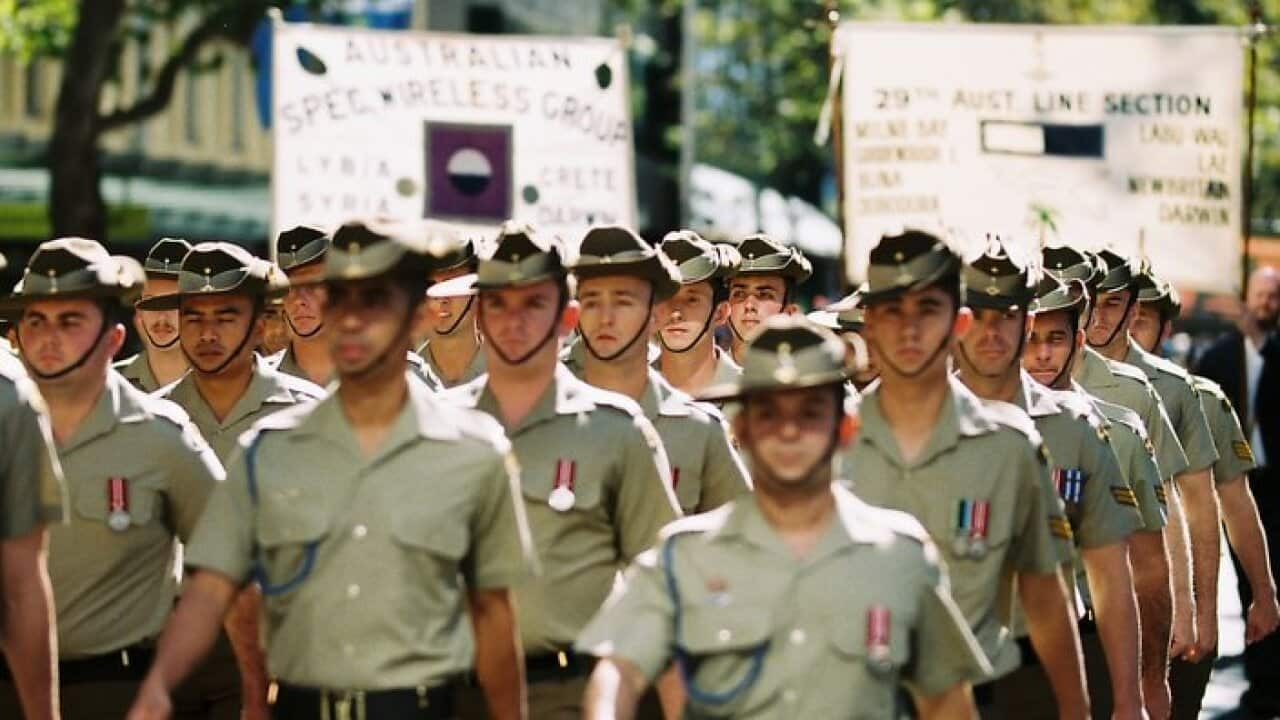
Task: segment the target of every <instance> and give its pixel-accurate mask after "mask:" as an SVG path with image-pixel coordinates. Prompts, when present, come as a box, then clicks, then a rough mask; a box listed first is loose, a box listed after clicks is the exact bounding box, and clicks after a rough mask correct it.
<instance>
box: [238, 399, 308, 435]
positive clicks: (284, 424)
mask: <svg viewBox="0 0 1280 720" xmlns="http://www.w3.org/2000/svg"><path fill="white" fill-rule="evenodd" d="M318 402H320V400H319V399H318V398H313V399H311V400H308V401H306V402H301V403H297V404H295V405H290V406H289V407H286V408H283V409H281V410H278V411H276V412H273V413H271V414H270V415H264V416H262V417H261V418H258V420H256V421H255V422H254V423H253V425H252V426H251V427H250V429H249V430H248V431H246V432H245V434H246V435H248V434H249V433H256V432H258V431H260V430H290V429H292V428H295V427H297V426H298V424H299V423H300V422H301V421H302V418H303V417H304V416H306V415H307V413H310V412H311V411H312V410H313V409H315V406H316V404H317V403H318Z"/></svg>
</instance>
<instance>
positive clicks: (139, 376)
mask: <svg viewBox="0 0 1280 720" xmlns="http://www.w3.org/2000/svg"><path fill="white" fill-rule="evenodd" d="M190 250H191V243H189V242H187V241H186V240H183V239H181V238H161V239H160V241H159V242H157V243H156V244H155V245H153V246H151V250H150V251H149V252H148V253H147V257H146V260H145V261H144V262H143V263H142V269H143V270H144V271H145V272H146V274H147V282H146V284H145V285H143V287H142V298H143V299H144V300H145V299H147V298H150V297H155V296H156V295H167V294H169V293H172V292H174V291H176V290H177V289H178V266H180V265H181V264H182V258H184V257H186V255H187V253H188V252H189V251H190ZM133 327H134V329H135V330H136V331H137V332H138V337H139V338H141V340H142V352H140V353H138V354H137V355H134V356H133V357H131V358H126V359H124V360H121V361H120V362H117V363H116V364H115V369H116V371H117V372H119V373H120V374H121V375H123V376H124V377H125V379H126V380H128V381H129V382H131V383H133V386H134V387H136V388H138V389H139V390H141V391H142V392H146V393H151V392H155V391H156V390H159V389H160V388H162V387H164V386H165V385H168V384H169V383H171V382H173V381H175V380H177V379H178V378H180V377H182V375H183V374H184V373H186V372H187V356H186V355H183V354H182V348H180V347H179V346H178V311H177V310H138V311H136V312H134V314H133Z"/></svg>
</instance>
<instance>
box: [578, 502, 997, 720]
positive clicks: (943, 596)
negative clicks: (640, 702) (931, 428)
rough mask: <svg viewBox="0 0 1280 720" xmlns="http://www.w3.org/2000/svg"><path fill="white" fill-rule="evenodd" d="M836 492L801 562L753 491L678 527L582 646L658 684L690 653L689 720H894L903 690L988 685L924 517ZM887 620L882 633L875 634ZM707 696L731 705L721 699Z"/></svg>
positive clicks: (631, 576)
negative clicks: (625, 663)
mask: <svg viewBox="0 0 1280 720" xmlns="http://www.w3.org/2000/svg"><path fill="white" fill-rule="evenodd" d="M832 493H833V494H834V495H835V503H836V504H835V510H834V513H833V515H832V517H831V520H830V523H829V524H828V527H827V529H826V531H825V532H824V533H823V535H822V538H821V539H820V540H819V541H818V544H817V546H816V547H814V549H813V550H812V551H811V552H810V553H809V555H808V557H805V558H803V559H799V560H797V559H796V557H795V556H794V555H793V554H792V552H791V550H790V549H789V548H788V547H787V545H786V544H785V543H784V542H783V541H782V539H781V538H780V537H779V536H778V534H777V532H776V531H775V530H774V529H773V528H772V527H771V526H770V525H769V523H768V522H767V521H766V520H765V518H764V516H763V515H762V514H761V512H760V509H759V507H758V506H757V505H756V502H755V501H754V500H753V499H752V498H751V497H743V498H741V499H739V500H736V501H734V502H733V503H731V504H729V505H727V506H724V507H722V508H720V509H718V510H715V511H713V512H711V513H707V514H704V515H698V516H695V517H689V518H685V519H683V520H679V521H677V522H675V523H673V524H672V525H671V526H670V527H668V528H666V529H665V530H664V531H663V539H662V540H661V541H660V543H659V546H658V547H657V548H655V549H653V550H650V551H648V552H646V553H644V554H643V555H641V556H640V557H639V558H637V560H636V562H635V563H634V564H633V565H632V566H631V568H630V569H629V570H628V571H627V575H626V579H625V583H624V584H623V585H621V586H619V588H618V590H617V591H616V592H615V593H614V594H613V596H612V597H611V598H610V599H609V602H608V604H607V605H605V607H604V608H603V609H602V610H601V612H600V613H599V614H598V615H597V616H596V617H595V618H594V619H593V620H592V621H591V624H590V625H588V626H587V628H586V629H585V630H584V631H583V633H582V635H581V636H580V637H579V639H578V648H579V649H581V650H582V651H583V652H588V653H592V654H595V655H599V656H602V657H618V658H623V659H625V660H627V661H629V662H631V663H632V664H634V665H635V666H636V667H637V668H639V669H640V671H641V672H643V673H644V675H645V677H646V678H648V679H649V680H653V679H654V678H656V677H657V676H658V675H659V674H660V673H661V672H662V671H663V670H665V669H666V668H667V666H668V665H669V663H670V662H671V661H672V660H673V659H674V658H675V657H676V656H677V652H679V653H680V654H682V655H683V656H684V658H685V659H686V660H685V666H686V669H687V672H688V673H689V677H690V680H691V686H692V687H693V688H694V689H695V692H691V693H690V704H689V708H688V715H687V717H752V718H788V719H791V720H798V719H799V718H884V719H885V720H888V719H889V718H896V717H897V715H896V713H895V704H896V703H895V700H896V693H897V690H898V688H900V687H901V686H902V685H903V684H907V685H909V686H911V687H912V688H913V689H915V690H916V691H917V692H919V693H921V694H922V695H925V696H930V695H936V694H938V693H940V692H943V691H945V690H947V689H949V688H951V687H953V686H955V685H956V684H957V683H966V682H972V681H979V680H981V679H982V678H983V677H985V676H986V674H987V673H988V672H990V667H989V666H988V665H987V663H986V659H985V658H984V657H983V655H982V650H981V648H979V647H978V645H977V642H976V641H975V640H974V637H973V635H972V633H970V632H969V629H968V626H967V624H966V623H965V620H964V616H963V615H962V614H961V613H960V611H959V609H958V608H957V607H956V605H955V602H954V601H953V600H952V599H951V594H950V592H948V581H947V574H946V571H945V569H944V568H943V566H942V563H940V562H939V560H938V552H937V549H936V548H935V547H934V546H933V543H932V542H931V541H930V540H929V538H928V536H927V535H926V534H925V532H924V530H923V529H922V528H921V527H920V525H919V523H917V522H916V521H915V520H914V519H913V518H911V517H909V516H906V515H904V514H903V513H896V512H893V511H890V510H882V509H880V508H876V507H872V506H871V505H868V504H866V503H864V502H862V501H861V500H858V499H857V498H856V497H854V496H853V494H852V493H851V492H849V491H848V490H847V489H845V488H843V487H840V486H839V485H836V486H833V488H832ZM672 583H673V584H674V586H675V588H674V591H673V590H672V587H671V584H672ZM886 616H887V617H886ZM873 618H875V621H873ZM877 621H878V622H877ZM879 623H883V625H880V626H881V627H883V628H884V630H883V632H882V633H881V632H877V631H874V630H869V628H874V627H876V626H877V625H878V624H879ZM753 671H758V672H759V675H758V676H757V677H755V678H754V681H753V682H747V680H749V679H750V678H751V676H752V674H753ZM739 683H746V684H745V686H744V687H741V689H739V690H738V692H736V693H734V692H733V691H734V690H735V689H736V688H737V687H738V685H739ZM701 693H707V694H712V695H728V696H729V699H728V700H727V701H726V702H724V703H720V704H715V705H710V704H707V703H705V702H703V701H702V700H701V698H700V697H699V695H700V694H701Z"/></svg>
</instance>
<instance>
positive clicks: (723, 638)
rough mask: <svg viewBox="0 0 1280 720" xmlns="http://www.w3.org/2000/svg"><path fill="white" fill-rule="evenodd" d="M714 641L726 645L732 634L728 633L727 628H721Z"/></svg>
mask: <svg viewBox="0 0 1280 720" xmlns="http://www.w3.org/2000/svg"><path fill="white" fill-rule="evenodd" d="M716 639H717V640H719V641H720V642H722V643H727V642H729V641H730V640H732V639H733V633H731V632H729V630H728V628H721V629H720V632H718V633H716Z"/></svg>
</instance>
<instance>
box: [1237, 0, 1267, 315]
mask: <svg viewBox="0 0 1280 720" xmlns="http://www.w3.org/2000/svg"><path fill="white" fill-rule="evenodd" d="M1249 23H1250V24H1249V31H1248V32H1249V59H1248V62H1249V68H1248V72H1249V84H1248V88H1247V89H1246V92H1247V95H1245V118H1246V120H1245V122H1246V125H1247V128H1248V129H1247V133H1246V135H1245V141H1244V173H1243V177H1242V178H1241V187H1242V190H1241V193H1240V215H1241V217H1240V225H1241V235H1242V237H1241V247H1240V299H1241V300H1243V299H1244V296H1245V285H1246V284H1247V283H1248V281H1249V251H1250V245H1251V238H1252V236H1253V149H1254V140H1253V136H1254V131H1255V125H1256V123H1257V110H1258V40H1259V39H1260V38H1261V37H1262V35H1263V34H1264V33H1265V32H1266V25H1264V24H1263V23H1262V4H1261V3H1260V2H1258V0H1252V2H1250V3H1249Z"/></svg>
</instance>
